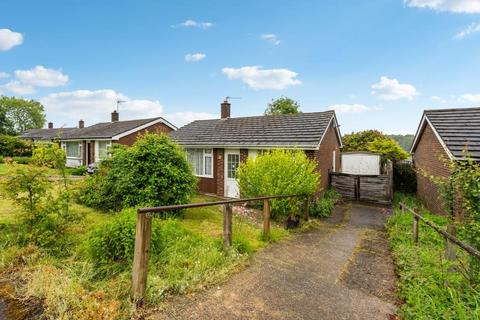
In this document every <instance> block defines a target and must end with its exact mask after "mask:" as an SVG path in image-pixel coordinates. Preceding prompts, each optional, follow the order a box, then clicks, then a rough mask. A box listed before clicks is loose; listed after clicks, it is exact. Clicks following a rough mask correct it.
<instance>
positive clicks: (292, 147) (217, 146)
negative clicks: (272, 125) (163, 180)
mask: <svg viewBox="0 0 480 320" xmlns="http://www.w3.org/2000/svg"><path fill="white" fill-rule="evenodd" d="M180 145H181V146H182V148H184V149H186V148H192V149H253V150H265V149H266V150H268V149H299V150H316V149H317V148H316V147H312V146H259V145H253V146H248V145H246V146H245V145H238V146H237V145H228V146H222V145H207V144H205V145H189V144H180Z"/></svg>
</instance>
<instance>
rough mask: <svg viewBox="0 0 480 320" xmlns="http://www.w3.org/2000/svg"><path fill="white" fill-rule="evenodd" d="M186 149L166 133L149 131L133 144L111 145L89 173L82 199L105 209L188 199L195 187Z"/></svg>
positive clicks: (93, 205) (81, 195)
mask: <svg viewBox="0 0 480 320" xmlns="http://www.w3.org/2000/svg"><path fill="white" fill-rule="evenodd" d="M196 183H197V179H196V177H195V176H194V175H193V172H192V169H191V167H190V164H189V163H188V161H187V158H186V155H185V152H184V151H183V149H181V148H180V147H179V146H178V145H177V144H175V143H174V142H172V141H171V140H170V138H169V137H167V136H166V135H163V134H162V135H159V134H151V133H147V134H145V135H143V136H142V137H140V138H139V139H138V140H137V141H136V142H135V144H133V146H131V147H128V148H127V147H117V148H113V149H112V157H111V159H108V160H107V161H103V162H102V163H101V164H100V168H99V172H98V173H97V174H94V175H92V176H90V177H87V179H86V181H85V184H84V186H83V188H82V192H81V193H80V201H81V202H83V203H84V204H86V205H88V206H92V207H97V208H100V209H104V210H119V209H121V208H124V207H133V206H162V205H173V204H182V203H188V202H189V200H190V198H191V196H192V195H193V194H194V192H195V189H196Z"/></svg>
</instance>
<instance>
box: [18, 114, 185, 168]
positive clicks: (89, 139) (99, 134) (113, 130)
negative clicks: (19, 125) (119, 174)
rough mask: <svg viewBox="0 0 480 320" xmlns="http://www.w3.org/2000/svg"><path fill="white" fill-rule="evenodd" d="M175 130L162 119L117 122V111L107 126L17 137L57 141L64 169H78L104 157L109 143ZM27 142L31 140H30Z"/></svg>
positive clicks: (40, 131)
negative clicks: (64, 155)
mask: <svg viewBox="0 0 480 320" xmlns="http://www.w3.org/2000/svg"><path fill="white" fill-rule="evenodd" d="M173 130H176V127H175V126H174V125H172V124H171V123H169V122H168V121H166V120H165V119H163V118H162V117H156V118H149V119H136V120H125V121H119V114H118V112H117V111H113V112H112V118H111V122H102V123H97V124H94V125H92V126H89V127H85V126H84V122H83V120H80V121H79V126H78V128H68V130H65V129H53V125H52V126H51V128H50V127H49V129H35V131H34V133H33V132H30V131H27V132H24V133H23V134H22V135H21V136H20V137H21V138H24V139H29V138H30V137H32V135H33V134H35V135H36V136H39V137H40V136H41V137H43V140H51V141H53V140H55V141H58V142H59V143H60V145H61V147H62V148H63V149H64V150H65V152H66V154H67V166H68V167H78V166H81V165H89V164H91V163H94V162H98V161H100V160H102V159H104V158H105V157H107V155H108V149H109V148H110V146H111V145H112V143H119V144H123V145H129V146H130V145H132V144H133V143H134V142H135V140H136V138H137V136H138V135H139V134H142V133H145V132H146V131H149V132H162V133H169V132H170V131H173ZM30 139H31V138H30Z"/></svg>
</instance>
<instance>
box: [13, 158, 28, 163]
mask: <svg viewBox="0 0 480 320" xmlns="http://www.w3.org/2000/svg"><path fill="white" fill-rule="evenodd" d="M12 161H13V162H15V163H17V164H31V163H32V158H30V157H13V158H12Z"/></svg>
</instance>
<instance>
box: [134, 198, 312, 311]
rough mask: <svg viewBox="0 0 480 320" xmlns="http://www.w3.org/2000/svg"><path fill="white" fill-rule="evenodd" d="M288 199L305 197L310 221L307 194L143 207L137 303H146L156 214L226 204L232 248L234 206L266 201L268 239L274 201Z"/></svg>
mask: <svg viewBox="0 0 480 320" xmlns="http://www.w3.org/2000/svg"><path fill="white" fill-rule="evenodd" d="M285 198H304V200H303V210H304V218H305V219H306V220H308V219H309V196H307V195H304V194H303V195H302V194H300V195H277V196H263V197H256V198H245V199H234V200H221V201H212V202H200V203H188V204H179V205H170V206H161V207H152V208H140V209H138V210H137V227H136V234H135V251H134V256H133V270H132V294H133V297H134V299H135V300H136V301H137V302H140V303H141V301H142V300H143V297H144V296H145V289H146V286H147V274H148V258H149V250H150V240H151V235H152V218H153V216H154V214H155V213H159V212H165V211H173V210H182V209H191V208H200V207H209V206H218V205H223V244H224V247H225V248H228V247H231V246H232V220H233V219H232V205H233V204H236V203H245V202H253V201H263V234H264V236H266V237H268V236H269V234H270V200H272V199H285Z"/></svg>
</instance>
